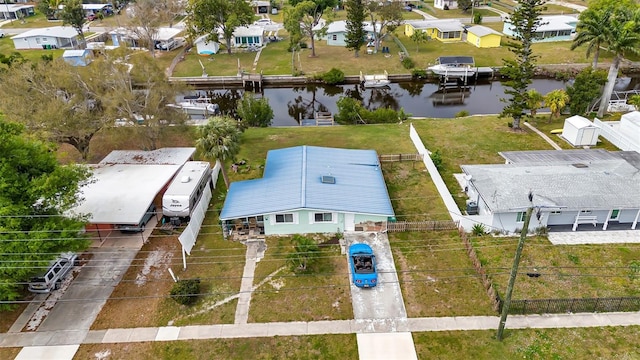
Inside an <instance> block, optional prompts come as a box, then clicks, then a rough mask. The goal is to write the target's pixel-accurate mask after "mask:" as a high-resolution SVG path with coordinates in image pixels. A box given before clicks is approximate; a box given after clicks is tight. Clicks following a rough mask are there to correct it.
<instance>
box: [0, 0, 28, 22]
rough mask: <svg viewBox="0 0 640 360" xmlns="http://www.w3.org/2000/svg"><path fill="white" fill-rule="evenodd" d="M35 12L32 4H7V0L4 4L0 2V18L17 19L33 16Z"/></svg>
mask: <svg viewBox="0 0 640 360" xmlns="http://www.w3.org/2000/svg"><path fill="white" fill-rule="evenodd" d="M35 14H36V10H35V6H33V5H27V4H24V5H17V4H9V3H7V0H5V2H4V4H0V19H5V20H10V19H19V18H25V17H28V16H33V15H35Z"/></svg>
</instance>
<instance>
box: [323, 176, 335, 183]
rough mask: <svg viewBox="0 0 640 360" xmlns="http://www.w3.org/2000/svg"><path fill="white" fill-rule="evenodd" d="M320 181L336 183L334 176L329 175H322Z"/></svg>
mask: <svg viewBox="0 0 640 360" xmlns="http://www.w3.org/2000/svg"><path fill="white" fill-rule="evenodd" d="M322 183H323V184H335V183H336V178H335V177H333V176H330V175H324V176H323V177H322Z"/></svg>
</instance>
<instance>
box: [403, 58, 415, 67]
mask: <svg viewBox="0 0 640 360" xmlns="http://www.w3.org/2000/svg"><path fill="white" fill-rule="evenodd" d="M402 66H404V68H405V69H413V68H414V67H416V64H415V63H414V62H413V60H411V58H410V57H406V58H404V59H402Z"/></svg>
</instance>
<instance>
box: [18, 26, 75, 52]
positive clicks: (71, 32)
mask: <svg viewBox="0 0 640 360" xmlns="http://www.w3.org/2000/svg"><path fill="white" fill-rule="evenodd" d="M11 40H13V44H14V46H15V47H16V49H18V50H21V49H74V48H75V47H76V46H78V45H79V43H80V40H79V38H78V32H77V31H76V29H74V28H72V27H71V26H52V27H47V28H37V29H31V30H29V31H26V32H23V33H21V34H18V35H15V36H13V37H12V38H11Z"/></svg>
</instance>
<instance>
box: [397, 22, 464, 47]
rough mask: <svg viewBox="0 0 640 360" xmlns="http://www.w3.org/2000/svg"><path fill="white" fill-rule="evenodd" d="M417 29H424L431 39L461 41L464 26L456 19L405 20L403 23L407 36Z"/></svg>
mask: <svg viewBox="0 0 640 360" xmlns="http://www.w3.org/2000/svg"><path fill="white" fill-rule="evenodd" d="M418 30H420V31H424V32H425V33H427V35H429V37H430V38H432V39H437V40H440V41H442V42H454V41H462V32H463V31H464V27H463V26H462V23H461V22H460V21H459V20H456V19H437V20H417V21H407V22H406V23H405V25H404V34H405V35H406V36H408V37H411V35H413V34H414V33H415V32H416V31H418Z"/></svg>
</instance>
